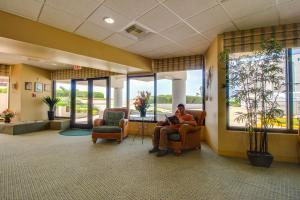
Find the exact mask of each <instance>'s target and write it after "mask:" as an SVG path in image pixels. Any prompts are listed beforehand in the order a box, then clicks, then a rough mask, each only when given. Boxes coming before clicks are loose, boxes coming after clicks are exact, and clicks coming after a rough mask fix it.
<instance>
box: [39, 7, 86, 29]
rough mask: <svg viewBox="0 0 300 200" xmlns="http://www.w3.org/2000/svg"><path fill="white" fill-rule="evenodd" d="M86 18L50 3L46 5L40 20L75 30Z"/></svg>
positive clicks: (57, 26)
mask: <svg viewBox="0 0 300 200" xmlns="http://www.w3.org/2000/svg"><path fill="white" fill-rule="evenodd" d="M83 21H84V18H80V17H77V16H74V15H71V14H68V13H66V12H64V11H63V10H59V9H56V8H53V7H52V6H50V5H45V6H44V8H43V12H42V13H41V16H40V18H39V22H41V23H45V24H48V25H50V26H54V27H56V28H60V29H63V30H65V31H69V32H73V31H74V30H75V28H76V27H78V26H79V25H80V24H81V23H82V22H83Z"/></svg>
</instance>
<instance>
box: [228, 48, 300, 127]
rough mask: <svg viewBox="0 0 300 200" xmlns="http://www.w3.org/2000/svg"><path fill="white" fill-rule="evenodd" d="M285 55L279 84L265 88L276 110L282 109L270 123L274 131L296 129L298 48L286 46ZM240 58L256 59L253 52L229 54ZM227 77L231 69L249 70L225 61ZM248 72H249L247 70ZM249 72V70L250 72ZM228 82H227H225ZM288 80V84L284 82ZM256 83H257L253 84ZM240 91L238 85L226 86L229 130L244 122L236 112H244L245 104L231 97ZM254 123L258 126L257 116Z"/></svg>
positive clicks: (299, 50)
mask: <svg viewBox="0 0 300 200" xmlns="http://www.w3.org/2000/svg"><path fill="white" fill-rule="evenodd" d="M285 55H286V56H284V59H283V60H282V62H281V65H280V66H281V67H282V73H281V74H280V75H281V76H282V77H283V80H282V81H283V86H282V87H281V88H280V89H278V88H275V87H274V86H273V85H272V84H268V85H267V88H268V89H271V90H273V91H274V92H275V95H274V96H275V97H276V98H277V102H278V104H279V109H280V110H282V111H283V112H282V113H281V114H280V115H279V116H278V117H277V120H278V123H274V124H273V129H274V130H280V131H284V130H285V131H290V130H292V129H297V128H298V119H297V118H299V113H300V112H299V102H300V87H299V85H300V84H299V82H300V80H299V76H297V74H300V49H293V50H292V49H287V50H286V54H285ZM241 56H243V57H242V59H249V60H255V59H257V58H256V57H255V56H254V54H253V53H251V52H248V53H233V54H230V57H231V58H235V57H239V58H241ZM227 70H228V71H227V73H228V79H229V80H233V77H232V73H231V72H233V70H244V71H247V70H249V69H248V68H247V66H246V65H244V64H242V62H241V63H240V64H238V63H231V64H230V63H229V64H228V69H227ZM249 73H250V72H249ZM252 73H253V72H252ZM229 82H230V81H229ZM288 83H290V84H288ZM257 84H258V85H259V84H260V83H257ZM238 90H243V88H242V86H241V87H236V88H231V87H227V96H228V102H227V105H228V115H227V120H228V121H227V124H228V128H229V129H243V128H244V127H245V122H243V121H239V120H237V115H239V113H246V104H245V102H243V101H242V100H237V99H236V98H234V94H235V91H238ZM257 126H258V127H260V119H257Z"/></svg>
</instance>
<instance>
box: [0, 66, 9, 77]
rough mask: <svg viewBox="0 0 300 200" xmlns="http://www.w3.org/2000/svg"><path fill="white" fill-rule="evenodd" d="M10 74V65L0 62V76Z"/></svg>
mask: <svg viewBox="0 0 300 200" xmlns="http://www.w3.org/2000/svg"><path fill="white" fill-rule="evenodd" d="M9 75H10V66H9V65H3V64H0V76H9Z"/></svg>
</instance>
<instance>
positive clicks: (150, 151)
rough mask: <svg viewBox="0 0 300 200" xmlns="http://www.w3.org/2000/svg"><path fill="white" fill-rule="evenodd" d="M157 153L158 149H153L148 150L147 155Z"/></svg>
mask: <svg viewBox="0 0 300 200" xmlns="http://www.w3.org/2000/svg"><path fill="white" fill-rule="evenodd" d="M158 151H159V149H158V148H155V147H153V149H151V150H149V153H156V152H158Z"/></svg>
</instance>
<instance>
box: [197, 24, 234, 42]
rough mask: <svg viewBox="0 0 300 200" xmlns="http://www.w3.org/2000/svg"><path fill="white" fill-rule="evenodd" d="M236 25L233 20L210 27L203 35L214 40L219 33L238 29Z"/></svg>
mask: <svg viewBox="0 0 300 200" xmlns="http://www.w3.org/2000/svg"><path fill="white" fill-rule="evenodd" d="M236 30H237V29H236V27H235V26H234V25H233V23H232V22H229V23H226V24H221V25H218V26H216V27H214V28H212V29H209V30H207V31H205V32H203V35H204V36H206V37H207V38H208V39H209V40H210V41H213V40H214V39H215V38H216V37H217V35H218V34H222V33H224V32H228V31H236Z"/></svg>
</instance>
